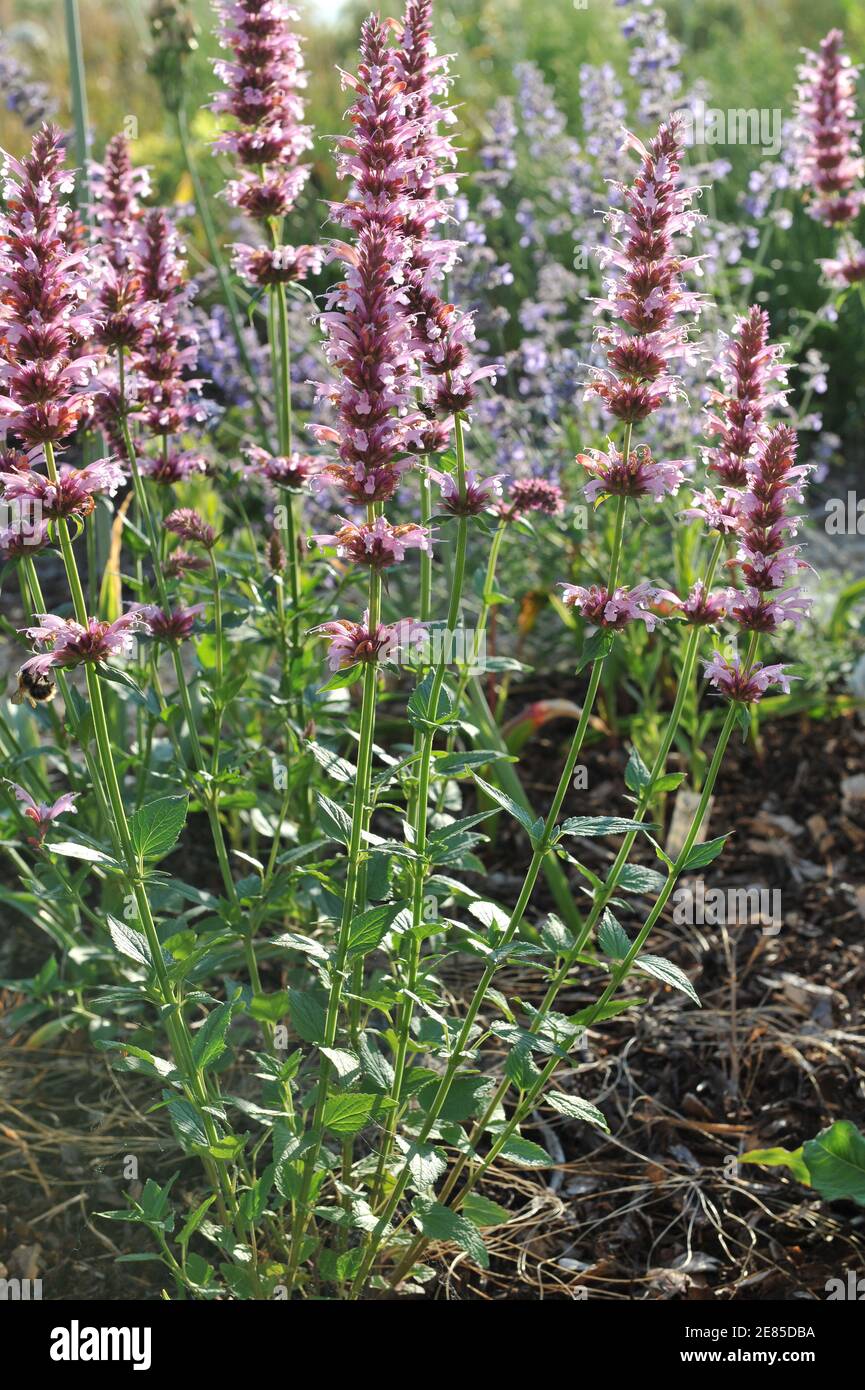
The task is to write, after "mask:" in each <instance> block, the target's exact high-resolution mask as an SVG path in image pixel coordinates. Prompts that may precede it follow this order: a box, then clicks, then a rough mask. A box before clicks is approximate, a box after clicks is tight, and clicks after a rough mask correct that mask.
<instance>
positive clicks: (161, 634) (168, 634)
mask: <svg viewBox="0 0 865 1390" xmlns="http://www.w3.org/2000/svg"><path fill="white" fill-rule="evenodd" d="M137 611H138V612H139V613H140V614H141V616H142V618H143V619H144V621H145V622H146V624H147V630H148V631H149V633H150V635H151V637H156V638H157V639H158V640H159V641H160V642H165V643H171V644H175V643H177V642H184V641H185V640H186V638H187V637H189V636H190V635H191V633H192V629H193V627H194V626H195V619H196V618H197V617H199V615H200V614H202V613H203V612H204V604H203V603H195V604H193V605H192V607H191V608H173V609H171V610H170V611H168V612H166V610H165V609H164V608H157V607H156V606H155V605H152V604H151V605H142V607H140V608H139V609H138V610H137Z"/></svg>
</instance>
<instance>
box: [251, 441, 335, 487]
mask: <svg viewBox="0 0 865 1390" xmlns="http://www.w3.org/2000/svg"><path fill="white" fill-rule="evenodd" d="M243 456H244V458H245V460H246V465H247V469H248V471H249V472H250V473H251V474H259V475H260V476H261V477H262V478H266V479H267V481H268V482H269V483H276V484H277V486H279V487H286V488H290V489H291V490H292V491H293V492H300V491H301V490H302V489H303V488H304V487H306V486H308V484H309V483H310V482H311V481H312V480H313V478H315V476H316V474H317V473H318V471H319V469H320V467H321V460H320V459H316V458H313V457H312V455H310V454H301V453H298V452H297V451H296V450H295V451H294V452H293V453H291V454H287V455H280V454H271V453H268V451H267V449H262V448H261V447H260V446H259V445H258V444H249V445H247V447H246V448H245V449H244V450H243Z"/></svg>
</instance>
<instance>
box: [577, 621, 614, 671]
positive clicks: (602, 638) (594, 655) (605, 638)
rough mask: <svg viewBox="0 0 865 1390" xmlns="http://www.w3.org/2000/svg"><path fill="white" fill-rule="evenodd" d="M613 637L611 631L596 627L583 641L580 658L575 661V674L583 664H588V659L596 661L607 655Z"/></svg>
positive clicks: (610, 648)
mask: <svg viewBox="0 0 865 1390" xmlns="http://www.w3.org/2000/svg"><path fill="white" fill-rule="evenodd" d="M614 641H615V638H614V637H613V634H612V633H611V632H608V631H606V630H605V629H604V628H600V627H599V628H598V630H597V632H593V633H592V635H591V637H588V638H587V639H586V641H585V642H584V643H583V650H582V651H581V652H580V659H579V661H578V662H577V669H576V674H577V675H579V674H580V672H581V671H582V669H583V667H584V666H588V664H589V662H590V661H598V660H600V659H601V658H603V657H605V656H609V654H610V652H611V651H612V650H613V642H614Z"/></svg>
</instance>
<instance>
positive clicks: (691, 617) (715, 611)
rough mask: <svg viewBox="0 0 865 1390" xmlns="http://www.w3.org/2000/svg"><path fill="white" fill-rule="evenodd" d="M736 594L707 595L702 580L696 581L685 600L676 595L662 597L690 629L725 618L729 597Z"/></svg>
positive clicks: (724, 592) (732, 592) (723, 590)
mask: <svg viewBox="0 0 865 1390" xmlns="http://www.w3.org/2000/svg"><path fill="white" fill-rule="evenodd" d="M736 593H737V590H735V589H732V590H729V589H727V590H725V589H720V590H717V591H715V592H713V593H707V591H706V586H705V585H704V583H703V581H702V579H698V580H697V581H696V583H695V584H694V587H693V589H692V590H691V592H690V593H689V594H688V597H687V598H686V599H680V598H679V597H678V596H677V595H676V594H665V595H664V597H665V598H666V600H667V602H669V603H670V604H671V605H672V607H673V608H674V609H675V610H677V611H678V613H679V615H680V616H681V617H682V618H683V619H684V620H685V622H686V623H688V624H690V625H691V626H692V627H707V626H709V625H711V624H714V623H719V622H720V621H721V619H722V618H723V617H725V616H726V613H727V608H728V603H729V596H730V594H736Z"/></svg>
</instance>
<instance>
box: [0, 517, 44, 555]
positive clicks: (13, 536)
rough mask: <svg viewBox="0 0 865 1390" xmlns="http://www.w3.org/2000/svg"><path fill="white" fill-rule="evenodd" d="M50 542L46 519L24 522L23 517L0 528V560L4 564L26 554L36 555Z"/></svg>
mask: <svg viewBox="0 0 865 1390" xmlns="http://www.w3.org/2000/svg"><path fill="white" fill-rule="evenodd" d="M50 544H51V537H50V535H49V532H48V522H47V521H35V522H34V523H32V524H30V523H28V524H26V525H25V524H24V522H23V519H21V520H17V521H15V522H13V524H12V525H11V526H4V527H3V528H2V529H0V560H2V561H3V563H4V564H6V563H7V561H10V560H20V559H21V558H22V557H24V556H27V555H38V553H39V551H40V550H45V548H46V547H47V546H49V545H50Z"/></svg>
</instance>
